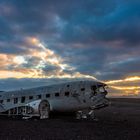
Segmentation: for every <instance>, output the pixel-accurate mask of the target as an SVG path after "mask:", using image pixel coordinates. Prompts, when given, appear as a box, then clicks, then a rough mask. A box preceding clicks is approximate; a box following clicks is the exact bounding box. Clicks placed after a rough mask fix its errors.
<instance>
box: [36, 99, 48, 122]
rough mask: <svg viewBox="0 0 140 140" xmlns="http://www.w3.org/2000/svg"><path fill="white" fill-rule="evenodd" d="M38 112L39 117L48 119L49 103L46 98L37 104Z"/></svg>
mask: <svg viewBox="0 0 140 140" xmlns="http://www.w3.org/2000/svg"><path fill="white" fill-rule="evenodd" d="M39 114H40V119H48V118H49V114H50V105H49V102H48V101H46V100H43V101H41V102H40V104H39Z"/></svg>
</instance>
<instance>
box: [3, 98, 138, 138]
mask: <svg viewBox="0 0 140 140" xmlns="http://www.w3.org/2000/svg"><path fill="white" fill-rule="evenodd" d="M111 102H112V103H111V105H110V106H109V107H107V108H104V109H101V110H97V111H96V117H97V118H98V120H96V121H91V120H76V119H74V118H73V116H66V115H65V116H56V117H53V118H51V119H49V120H37V119H31V120H20V119H8V118H0V140H5V139H6V140H11V139H14V140H16V139H17V140H36V139H38V140H44V139H50V140H58V139H65V140H67V139H68V140H90V139H91V140H140V99H111Z"/></svg>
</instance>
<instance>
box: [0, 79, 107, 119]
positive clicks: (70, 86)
mask: <svg viewBox="0 0 140 140" xmlns="http://www.w3.org/2000/svg"><path fill="white" fill-rule="evenodd" d="M106 86H107V85H106V84H105V83H102V82H99V81H93V80H91V81H90V80H83V81H73V82H67V83H61V84H55V85H50V86H42V87H37V88H31V89H21V90H17V91H7V92H0V115H7V116H21V117H22V118H31V117H34V116H37V117H39V118H40V119H47V118H49V117H50V113H51V112H76V117H77V119H82V118H94V110H95V109H100V108H103V107H106V106H108V105H109V101H108V99H107V98H106V95H107V91H106Z"/></svg>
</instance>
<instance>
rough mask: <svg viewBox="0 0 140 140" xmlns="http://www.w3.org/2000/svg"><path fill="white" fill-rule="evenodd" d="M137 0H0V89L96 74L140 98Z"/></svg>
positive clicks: (118, 91) (114, 92)
mask: <svg viewBox="0 0 140 140" xmlns="http://www.w3.org/2000/svg"><path fill="white" fill-rule="evenodd" d="M139 7H140V1H139V0H114V1H113V0H101V1H100V0H0V90H14V89H19V88H30V87H35V86H41V85H48V84H52V83H59V82H66V81H70V80H76V79H93V80H94V79H97V80H100V81H103V82H105V83H107V84H108V85H109V90H110V93H109V95H111V96H132V97H133V96H136V97H140V8H139Z"/></svg>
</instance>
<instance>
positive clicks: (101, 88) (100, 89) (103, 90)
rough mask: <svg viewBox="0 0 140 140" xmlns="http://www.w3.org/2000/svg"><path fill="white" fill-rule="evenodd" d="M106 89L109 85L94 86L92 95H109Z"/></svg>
mask: <svg viewBox="0 0 140 140" xmlns="http://www.w3.org/2000/svg"><path fill="white" fill-rule="evenodd" d="M106 88H107V85H105V84H99V85H92V86H91V90H92V94H93V95H96V94H98V93H103V94H107V90H106Z"/></svg>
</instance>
